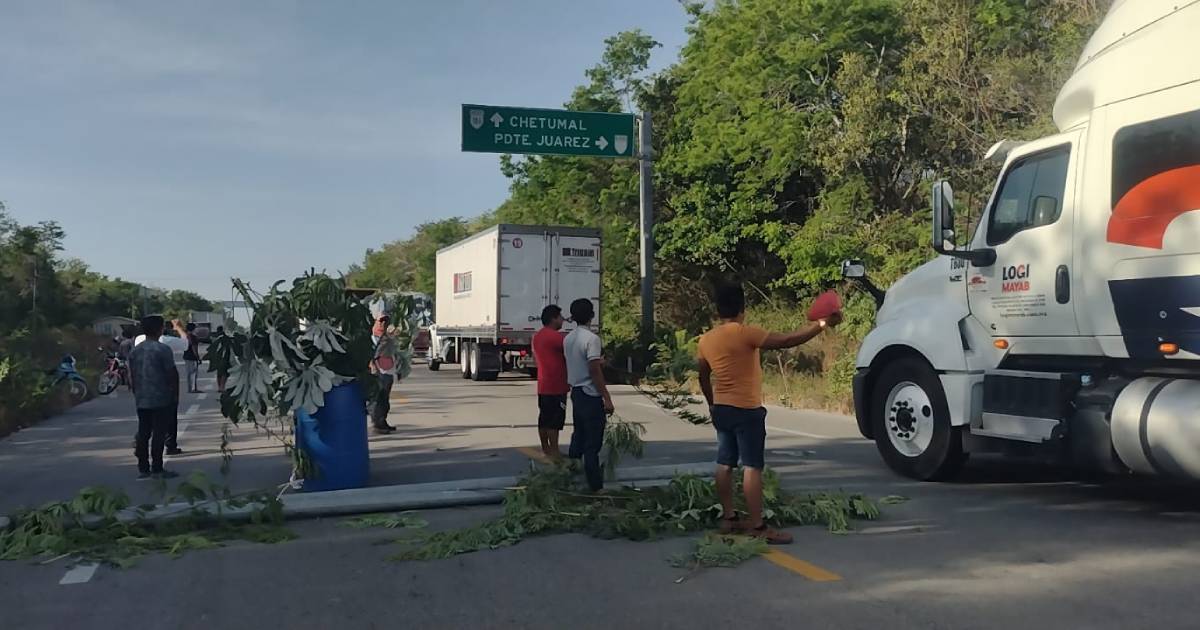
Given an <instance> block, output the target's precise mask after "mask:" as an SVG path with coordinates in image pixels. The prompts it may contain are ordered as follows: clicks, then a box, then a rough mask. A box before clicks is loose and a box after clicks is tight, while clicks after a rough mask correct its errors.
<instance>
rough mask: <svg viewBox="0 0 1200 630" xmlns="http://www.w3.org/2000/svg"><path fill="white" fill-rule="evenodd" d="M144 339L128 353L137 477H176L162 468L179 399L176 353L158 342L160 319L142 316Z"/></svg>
mask: <svg viewBox="0 0 1200 630" xmlns="http://www.w3.org/2000/svg"><path fill="white" fill-rule="evenodd" d="M142 330H143V331H145V335H146V339H145V341H143V342H142V343H140V344H138V345H137V346H135V347H134V348H133V350H131V351H130V353H129V380H130V385H131V386H132V388H133V396H134V399H135V400H136V402H137V415H138V428H137V436H136V440H135V442H134V454H135V455H136V456H137V465H138V479H149V478H151V477H154V478H158V479H169V478H171V477H176V476H178V475H177V474H176V473H173V472H171V471H168V470H164V469H163V447H164V446H165V444H166V439H167V431H168V429H169V424H170V422H171V418H172V417H173V415H174V411H175V405H176V403H175V401H177V400H179V370H178V369H177V368H176V367H175V353H174V352H172V351H171V349H170V348H168V347H167V346H166V345H164V344H162V343H160V342H159V337H161V336H162V332H163V318H162V317H161V316H159V315H150V316H148V317H145V318H143V319H142Z"/></svg>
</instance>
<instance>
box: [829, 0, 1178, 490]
mask: <svg viewBox="0 0 1200 630" xmlns="http://www.w3.org/2000/svg"><path fill="white" fill-rule="evenodd" d="M1196 33H1200V4H1196V3H1188V4H1180V3H1176V2H1170V1H1164V0H1136V1H1135V0H1117V1H1116V2H1114V4H1113V6H1112V8H1111V9H1110V11H1109V14H1108V15H1107V16H1106V18H1105V20H1104V22H1103V23H1102V24H1101V25H1100V27H1099V28H1098V29H1097V31H1096V33H1095V34H1094V35H1093V37H1092V39H1091V40H1090V41H1089V43H1088V45H1087V46H1086V48H1085V49H1084V51H1083V54H1082V55H1081V57H1080V60H1079V62H1078V64H1077V66H1076V68H1075V72H1074V74H1073V75H1072V76H1071V78H1070V79H1069V80H1068V81H1067V83H1066V84H1065V85H1064V86H1063V88H1062V90H1061V92H1060V93H1059V96H1058V99H1057V101H1056V103H1055V108H1054V118H1055V123H1056V125H1057V126H1058V128H1059V130H1060V132H1059V133H1058V134H1056V135H1053V136H1050V137H1046V138H1041V139H1038V140H1034V141H1032V142H1026V143H1021V144H1017V143H1011V142H1001V143H997V145H996V146H995V147H994V148H993V150H992V152H991V153H990V157H992V158H994V159H996V160H998V161H1001V162H1002V164H1003V166H1002V168H1001V169H1000V172H999V176H998V178H997V181H996V185H995V188H994V190H993V193H992V195H991V197H990V200H989V201H988V203H987V206H986V207H985V208H984V210H983V213H982V217H981V219H980V221H979V223H978V225H977V226H976V228H975V230H974V232H973V234H970V235H966V236H965V237H960V235H958V234H955V233H954V231H953V229H952V226H954V225H955V222H954V218H955V213H956V208H955V207H954V195H953V188H952V184H951V183H949V182H937V183H935V184H934V186H933V239H932V240H933V247H934V249H935V251H937V252H938V254H939V256H938V257H937V258H935V259H933V260H931V261H930V262H928V263H926V264H925V265H923V266H922V267H920V268H918V269H917V270H915V271H913V272H912V273H910V274H908V275H907V276H905V277H904V278H902V279H901V280H900V281H899V282H897V283H896V284H895V285H893V286H892V287H890V288H889V289H888V291H887V292H886V295H885V296H884V297H883V299H882V300H881V302H882V305H881V307H880V309H879V312H878V315H877V321H876V327H875V329H874V330H872V331H871V333H870V334H869V335H868V336H867V337H866V339H865V340H864V343H863V345H862V348H861V350H860V352H859V354H858V357H857V360H856V367H857V372H856V375H855V380H854V401H855V411H856V415H857V417H858V421H859V427H860V430H861V432H862V434H863V435H864V436H866V437H868V438H871V439H874V440H875V441H876V444H877V445H878V447H879V450H880V453H881V455H882V456H883V458H884V460H885V461H886V462H887V463H888V464H889V465H890V466H891V467H892V468H893V469H895V470H897V471H898V472H900V473H902V474H905V475H908V476H911V477H914V478H918V479H938V478H945V477H948V476H950V475H952V474H953V473H954V472H956V471H957V470H958V468H959V466H960V465H961V464H962V462H963V461H964V460H965V458H966V454H967V453H969V452H972V451H1001V452H1009V453H1020V454H1036V455H1040V456H1046V457H1052V458H1057V459H1065V460H1067V461H1069V462H1071V463H1073V464H1075V465H1078V466H1080V467H1085V468H1090V469H1098V470H1102V471H1106V472H1112V473H1127V472H1135V473H1143V474H1162V475H1171V476H1177V477H1184V478H1191V479H1196V478H1200V414H1197V413H1196V410H1198V409H1200V212H1198V211H1197V210H1200V64H1196V63H1195V59H1197V58H1200V40H1198V39H1197V38H1196V36H1195V34H1196ZM846 269H847V270H848V272H847V273H848V275H850V276H855V275H860V274H861V268H859V267H858V266H857V265H849V266H847V267H846Z"/></svg>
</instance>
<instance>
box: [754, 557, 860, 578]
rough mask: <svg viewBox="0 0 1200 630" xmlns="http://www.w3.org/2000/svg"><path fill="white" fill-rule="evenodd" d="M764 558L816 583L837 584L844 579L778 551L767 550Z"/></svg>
mask: <svg viewBox="0 0 1200 630" xmlns="http://www.w3.org/2000/svg"><path fill="white" fill-rule="evenodd" d="M763 557H764V558H766V559H767V560H770V561H771V562H773V563H775V564H777V565H779V566H781V567H783V568H785V569H787V570H788V571H791V572H792V573H799V574H800V575H803V576H804V577H806V578H808V579H810V580H812V581H814V582H837V581H839V580H841V579H842V576H840V575H838V574H836V573H834V572H832V571H826V570H825V569H822V568H821V567H819V566H817V565H815V564H812V563H811V562H805V561H803V560H801V559H800V558H797V557H796V556H793V555H791V554H789V553H787V552H784V551H780V550H778V549H769V550H767V553H765V554H763Z"/></svg>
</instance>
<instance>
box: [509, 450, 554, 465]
mask: <svg viewBox="0 0 1200 630" xmlns="http://www.w3.org/2000/svg"><path fill="white" fill-rule="evenodd" d="M517 451H519V452H520V453H521V454H522V455H524V456H526V457H528V458H529V459H532V460H534V461H539V462H542V463H543V464H548V463H550V458H549V457H546V454H545V453H543V452H542V449H540V448H536V447H533V446H518V447H517Z"/></svg>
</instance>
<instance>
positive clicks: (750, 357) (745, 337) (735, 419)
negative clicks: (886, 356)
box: [697, 285, 842, 544]
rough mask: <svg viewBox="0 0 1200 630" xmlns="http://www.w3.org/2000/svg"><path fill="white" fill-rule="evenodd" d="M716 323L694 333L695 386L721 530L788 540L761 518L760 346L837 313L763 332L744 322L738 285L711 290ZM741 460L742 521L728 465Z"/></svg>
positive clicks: (784, 344)
mask: <svg viewBox="0 0 1200 630" xmlns="http://www.w3.org/2000/svg"><path fill="white" fill-rule="evenodd" d="M715 297H716V303H717V314H718V315H719V316H720V318H721V323H720V324H719V325H717V326H716V327H714V328H713V329H712V330H710V331H708V332H707V333H705V334H704V335H703V336H702V337H700V347H699V356H698V357H697V358H698V361H699V364H700V389H701V390H703V391H704V398H705V399H706V400H707V401H708V406H709V412H710V414H711V415H712V422H713V427H715V428H716V430H717V475H716V477H717V494H718V495H719V496H720V498H721V507H722V508H723V509H724V513H723V514H722V516H721V531H722V532H726V533H728V532H733V531H738V530H745V531H746V532H747V533H749V534H751V535H753V536H759V537H761V538H764V539H766V541H767V542H768V543H771V544H787V543H790V542H792V536H791V534H788V533H787V532H780V531H776V530H773V529H770V528H768V527H767V525H766V523H765V522H764V521H763V515H762V503H763V498H762V497H763V495H762V492H763V486H762V469H763V465H764V461H763V460H764V454H763V450H764V448H765V445H766V437H767V410H766V409H765V408H763V406H762V365H761V364H760V363H759V351H760V350H781V349H783V348H793V347H795V346H798V345H800V344H802V343H804V342H806V341H808V340H809V339H812V338H813V337H816V336H817V335H819V334H820V333H821V331H823V330H825V329H826V328H828V327H830V326H836V325H838V324H839V323H841V321H842V316H841V313H834V314H833V315H831V316H830V317H828V318H826V319H822V320H819V321H817V322H814V323H812V324H809V325H807V326H805V327H803V328H801V329H800V330H797V331H795V332H791V333H773V332H767V331H766V330H763V329H762V328H759V327H757V326H747V325H746V323H745V321H746V294H745V293H744V292H743V291H742V287H741V286H736V285H735V286H723V287H720V288H718V289H717V292H716V296H715ZM739 460H740V462H741V465H742V467H743V468H744V471H743V472H742V482H743V484H742V485H743V488H744V491H745V494H746V508H747V510H748V511H749V515H748V520H747V521H741V522H739V521H738V520H737V513H736V512H735V511H734V507H733V469H734V468H735V467H736V466H737V465H738V462H739Z"/></svg>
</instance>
